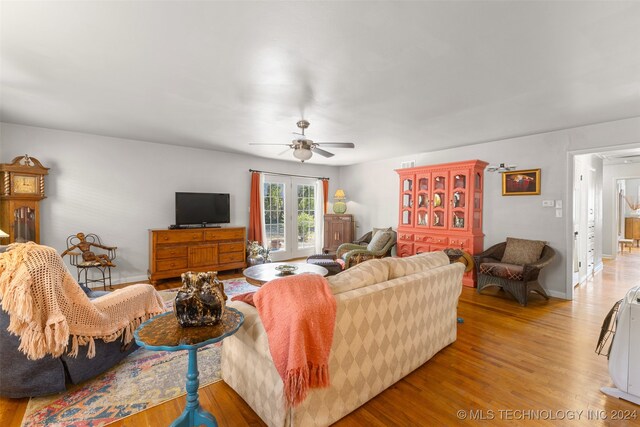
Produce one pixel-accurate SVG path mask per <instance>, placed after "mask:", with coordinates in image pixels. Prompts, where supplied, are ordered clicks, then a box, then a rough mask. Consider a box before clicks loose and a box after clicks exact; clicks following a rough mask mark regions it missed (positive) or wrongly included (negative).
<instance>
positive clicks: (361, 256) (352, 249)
mask: <svg viewBox="0 0 640 427" xmlns="http://www.w3.org/2000/svg"><path fill="white" fill-rule="evenodd" d="M380 232H385V233H387V234H385V235H383V236H379V237H378V238H377V239H376V241H375V243H373V244H372V240H373V238H372V236H374V237H375V236H376V235H377V234H378V233H380ZM395 244H396V232H395V231H393V230H391V227H389V228H374V229H373V230H372V231H369V232H368V233H367V234H365V235H364V236H362V237H361V238H359V239H358V240H354V241H353V243H343V244H342V245H340V246H339V247H338V250H337V251H336V254H335V255H332V254H318V255H311V256H310V257H308V258H307V262H308V263H309V264H315V265H320V266H322V267H324V268H326V269H327V270H328V271H329V274H327V275H328V276H333V275H334V274H338V273H340V272H341V271H342V270H344V269H346V268H349V267H352V266H354V265H356V264H358V263H360V262H362V261H366V260H368V259H373V258H382V257H385V256H391V249H392V248H393V246H394V245H395Z"/></svg>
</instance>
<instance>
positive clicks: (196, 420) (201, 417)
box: [133, 307, 244, 427]
mask: <svg viewBox="0 0 640 427" xmlns="http://www.w3.org/2000/svg"><path fill="white" fill-rule="evenodd" d="M243 322H244V315H243V314H242V313H241V312H239V311H238V310H236V309H235V308H231V307H227V308H226V309H225V312H224V315H223V317H222V321H221V322H220V323H219V324H218V325H215V326H199V327H187V328H183V327H182V326H180V324H179V323H178V320H177V319H176V317H175V315H174V313H173V312H168V313H163V314H161V315H159V316H156V317H153V318H152V319H149V320H147V321H146V322H144V323H143V324H142V325H140V326H139V327H138V329H136V330H135V332H134V333H133V336H134V338H135V340H136V343H138V345H139V346H141V347H144V348H146V349H148V350H164V351H178V350H188V351H189V367H188V370H187V406H186V408H185V409H184V412H182V415H180V416H179V417H178V418H176V420H175V421H174V422H173V423H171V427H195V426H199V425H202V424H204V425H205V426H207V427H217V426H218V422H217V421H216V417H214V416H213V414H211V413H210V412H207V411H205V410H204V409H202V408H201V407H200V401H199V400H198V386H199V385H200V381H199V380H198V349H199V348H200V347H204V346H205V345H209V344H213V343H216V342H218V341H222V340H223V339H225V338H226V337H228V336H229V335H233V334H234V333H236V331H237V330H238V328H240V326H241V325H242V323H243Z"/></svg>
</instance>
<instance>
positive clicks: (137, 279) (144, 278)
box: [90, 274, 149, 289]
mask: <svg viewBox="0 0 640 427" xmlns="http://www.w3.org/2000/svg"><path fill="white" fill-rule="evenodd" d="M148 280H149V277H148V276H147V275H146V274H144V275H137V276H127V277H119V278H117V279H115V278H112V280H111V284H112V285H120V284H122V283H140V282H147V281H148ZM90 288H91V289H97V288H100V289H102V284H101V283H91V286H90Z"/></svg>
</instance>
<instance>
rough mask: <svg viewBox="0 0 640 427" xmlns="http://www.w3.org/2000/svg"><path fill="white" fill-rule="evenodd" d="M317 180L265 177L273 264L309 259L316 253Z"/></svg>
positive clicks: (266, 215) (264, 191) (267, 240)
mask: <svg viewBox="0 0 640 427" xmlns="http://www.w3.org/2000/svg"><path fill="white" fill-rule="evenodd" d="M315 181H316V180H314V179H303V178H290V177H277V176H265V179H264V188H263V198H264V222H265V233H266V235H265V241H266V244H267V246H268V247H269V248H271V253H270V256H271V259H272V260H273V261H282V260H287V259H292V258H301V257H307V256H309V255H312V254H313V253H314V252H315V247H316V238H317V236H318V233H316V213H315V204H316V182H315Z"/></svg>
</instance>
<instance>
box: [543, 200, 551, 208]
mask: <svg viewBox="0 0 640 427" xmlns="http://www.w3.org/2000/svg"><path fill="white" fill-rule="evenodd" d="M542 206H543V207H545V208H552V207H553V200H543V201H542Z"/></svg>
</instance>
